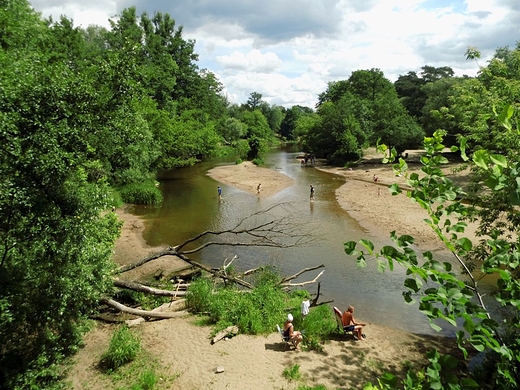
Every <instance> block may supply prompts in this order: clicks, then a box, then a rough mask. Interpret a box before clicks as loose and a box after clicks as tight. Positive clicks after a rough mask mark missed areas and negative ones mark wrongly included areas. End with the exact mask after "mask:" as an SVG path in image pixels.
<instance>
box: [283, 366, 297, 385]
mask: <svg viewBox="0 0 520 390" xmlns="http://www.w3.org/2000/svg"><path fill="white" fill-rule="evenodd" d="M282 375H283V377H284V378H285V379H287V380H290V381H296V380H299V379H301V377H302V374H301V372H300V365H299V364H293V365H292V366H291V367H289V368H285V369H284V370H283V372H282Z"/></svg>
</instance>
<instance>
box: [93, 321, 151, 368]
mask: <svg viewBox="0 0 520 390" xmlns="http://www.w3.org/2000/svg"><path fill="white" fill-rule="evenodd" d="M140 349H141V340H140V339H139V337H137V336H136V335H134V334H133V333H132V332H130V330H129V329H128V327H127V326H126V325H123V326H121V327H119V328H118V329H117V330H116V331H115V332H114V334H113V335H112V339H111V340H110V345H109V346H108V350H107V351H106V352H105V353H104V354H103V355H102V356H101V366H102V367H103V368H104V369H105V370H107V371H113V370H117V369H118V368H120V367H122V366H124V365H125V364H127V363H129V362H131V361H133V360H134V359H135V358H136V356H137V353H138V352H139V351H140Z"/></svg>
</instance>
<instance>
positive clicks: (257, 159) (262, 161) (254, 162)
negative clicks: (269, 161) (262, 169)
mask: <svg viewBox="0 0 520 390" xmlns="http://www.w3.org/2000/svg"><path fill="white" fill-rule="evenodd" d="M253 164H255V165H258V166H262V165H264V160H263V159H262V158H261V157H256V158H255V159H254V160H253Z"/></svg>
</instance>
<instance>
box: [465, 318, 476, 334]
mask: <svg viewBox="0 0 520 390" xmlns="http://www.w3.org/2000/svg"><path fill="white" fill-rule="evenodd" d="M462 327H463V328H464V329H465V330H466V332H468V333H469V334H473V332H474V331H475V323H474V322H473V320H472V319H471V318H466V321H464V324H462Z"/></svg>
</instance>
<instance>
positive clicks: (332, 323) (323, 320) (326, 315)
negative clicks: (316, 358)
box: [301, 305, 336, 351]
mask: <svg viewBox="0 0 520 390" xmlns="http://www.w3.org/2000/svg"><path fill="white" fill-rule="evenodd" d="M301 326H302V328H301V329H303V330H304V337H303V345H305V346H306V347H307V348H308V349H313V350H317V351H321V350H322V349H323V347H322V344H323V342H324V341H325V340H327V339H328V337H329V335H330V334H331V333H333V332H334V330H335V329H336V320H335V319H334V315H333V313H332V310H331V309H330V307H329V306H327V305H322V306H317V307H315V308H312V309H311V310H310V312H309V314H308V315H307V316H306V317H305V319H304V320H303V323H302V325H301Z"/></svg>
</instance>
